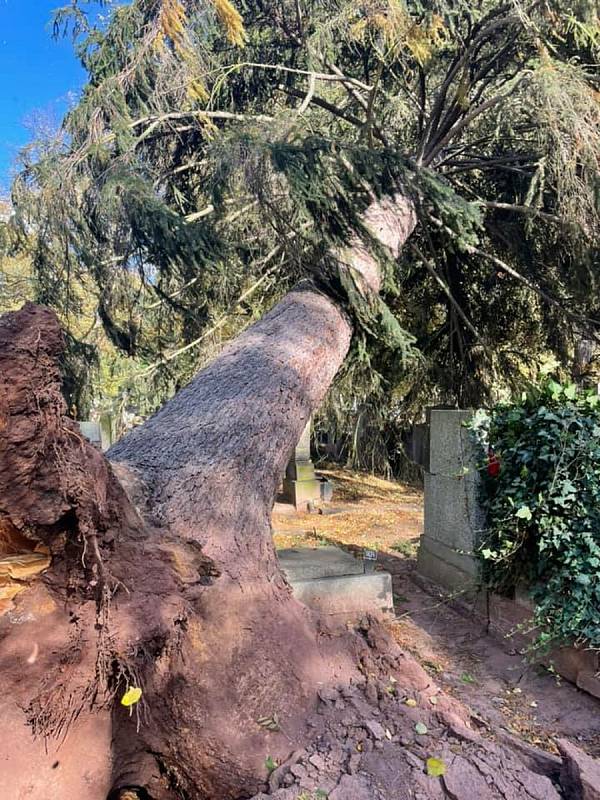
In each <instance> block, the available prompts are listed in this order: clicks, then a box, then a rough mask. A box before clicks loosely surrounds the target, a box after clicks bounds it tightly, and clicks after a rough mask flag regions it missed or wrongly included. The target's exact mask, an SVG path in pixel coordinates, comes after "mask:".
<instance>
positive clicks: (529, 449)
mask: <svg viewBox="0 0 600 800" xmlns="http://www.w3.org/2000/svg"><path fill="white" fill-rule="evenodd" d="M475 427H476V429H477V430H478V432H479V434H480V435H481V436H482V437H483V438H484V439H485V440H486V443H487V444H488V446H489V447H490V448H491V450H490V457H491V459H492V460H493V462H494V463H498V462H499V465H500V468H499V470H498V469H494V470H488V472H489V473H491V474H488V476H487V479H486V481H485V482H484V486H485V495H486V498H485V500H486V504H487V510H488V525H487V532H486V535H485V537H484V541H483V543H482V544H481V547H480V549H479V557H480V558H481V560H482V566H483V570H482V572H483V576H484V580H485V582H486V584H487V585H488V586H489V587H490V588H492V589H493V590H495V591H499V592H502V593H509V592H511V591H512V590H513V589H514V588H515V587H516V586H519V585H520V586H526V587H527V588H528V590H529V593H530V595H531V598H532V600H533V604H534V615H533V625H534V626H535V632H536V638H535V641H534V647H535V648H537V649H548V648H549V647H550V646H556V645H564V644H575V645H581V646H589V647H599V646H600V580H599V578H600V398H599V397H598V395H597V393H594V392H590V391H583V390H580V389H578V388H577V387H576V386H575V385H574V384H570V385H561V384H559V383H557V382H556V381H554V380H551V379H548V378H547V379H545V381H544V383H543V385H542V386H538V387H536V388H534V389H531V390H530V391H528V392H526V393H523V394H522V395H521V397H520V398H519V400H517V401H512V402H510V403H507V404H503V405H499V406H496V407H495V408H493V409H492V411H491V412H490V413H489V414H488V415H486V416H482V415H479V416H478V417H477V418H476V421H475Z"/></svg>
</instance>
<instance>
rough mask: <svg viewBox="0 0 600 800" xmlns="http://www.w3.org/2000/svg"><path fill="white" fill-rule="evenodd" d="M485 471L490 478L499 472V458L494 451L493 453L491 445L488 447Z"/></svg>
mask: <svg viewBox="0 0 600 800" xmlns="http://www.w3.org/2000/svg"><path fill="white" fill-rule="evenodd" d="M487 471H488V475H489V476H490V478H497V477H498V475H499V474H500V459H499V458H498V456H497V455H496V453H494V448H493V447H488V465H487Z"/></svg>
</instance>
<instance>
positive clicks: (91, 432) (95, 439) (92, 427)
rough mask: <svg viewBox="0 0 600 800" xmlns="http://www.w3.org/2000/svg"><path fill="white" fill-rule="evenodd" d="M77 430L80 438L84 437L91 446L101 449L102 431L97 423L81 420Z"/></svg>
mask: <svg viewBox="0 0 600 800" xmlns="http://www.w3.org/2000/svg"><path fill="white" fill-rule="evenodd" d="M79 430H80V431H81V434H82V436H85V438H86V439H88V440H89V441H90V442H91V443H92V444H95V445H97V446H98V447H102V430H101V428H100V423H99V422H92V421H91V420H82V421H81V422H80V423H79Z"/></svg>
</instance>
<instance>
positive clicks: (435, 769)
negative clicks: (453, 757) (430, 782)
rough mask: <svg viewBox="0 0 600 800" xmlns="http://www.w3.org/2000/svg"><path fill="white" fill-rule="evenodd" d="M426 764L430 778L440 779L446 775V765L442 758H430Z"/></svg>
mask: <svg viewBox="0 0 600 800" xmlns="http://www.w3.org/2000/svg"><path fill="white" fill-rule="evenodd" d="M426 763H427V774H428V775H429V777H430V778H439V777H441V776H442V775H444V774H445V773H446V765H445V764H444V762H443V761H442V759H441V758H428V759H427V762H426Z"/></svg>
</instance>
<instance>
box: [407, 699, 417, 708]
mask: <svg viewBox="0 0 600 800" xmlns="http://www.w3.org/2000/svg"><path fill="white" fill-rule="evenodd" d="M404 703H405V704H406V705H407V706H409V707H410V708H416V706H417V701H416V700H413V698H412V697H409V698H408V699H407V700H405V701H404Z"/></svg>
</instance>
